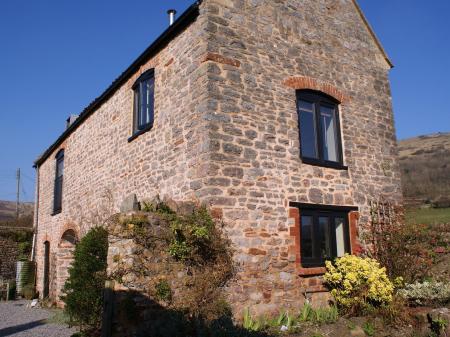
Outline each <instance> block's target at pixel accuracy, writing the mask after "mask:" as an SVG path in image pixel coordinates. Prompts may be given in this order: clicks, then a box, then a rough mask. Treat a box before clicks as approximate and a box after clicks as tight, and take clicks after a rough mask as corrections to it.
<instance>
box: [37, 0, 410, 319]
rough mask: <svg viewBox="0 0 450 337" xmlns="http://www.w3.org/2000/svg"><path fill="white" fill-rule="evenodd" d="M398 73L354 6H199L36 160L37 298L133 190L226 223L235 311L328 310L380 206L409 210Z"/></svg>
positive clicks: (220, 2)
mask: <svg viewBox="0 0 450 337" xmlns="http://www.w3.org/2000/svg"><path fill="white" fill-rule="evenodd" d="M118 43H120V41H118ZM391 67H392V64H391V62H390V61H389V59H388V57H387V55H386V53H385V52H384V50H383V48H382V46H381V45H380V42H379V41H378V40H377V38H376V36H375V34H374V32H373V31H372V29H371V28H370V26H369V24H368V22H367V21H366V19H365V18H364V15H363V13H362V12H361V10H360V8H359V7H358V5H357V3H356V2H355V1H354V0H283V1H269V0H203V1H198V2H196V3H195V4H193V5H192V6H191V7H190V8H188V9H187V11H186V12H184V13H183V14H182V15H180V16H179V17H178V18H177V19H176V20H175V22H174V23H173V24H172V25H170V26H169V27H168V28H167V29H166V30H165V31H164V32H163V33H162V35H161V36H160V37H159V38H158V39H157V40H156V41H154V42H153V43H152V44H151V45H150V46H149V47H148V48H147V49H146V50H145V51H144V52H143V53H142V54H141V55H140V56H139V57H138V58H137V59H136V60H135V61H134V62H133V63H132V64H131V65H130V66H129V67H128V68H127V69H126V70H125V71H124V72H123V73H122V74H121V75H120V76H119V77H118V78H117V79H116V80H115V81H114V82H113V83H112V84H111V85H110V86H109V87H108V88H107V89H106V90H105V92H103V93H102V94H101V95H100V96H99V97H98V98H97V99H96V100H94V101H93V102H92V103H91V104H90V105H89V106H88V107H87V108H86V109H85V110H84V111H82V112H81V114H80V115H79V117H78V118H76V119H75V118H70V119H69V120H68V127H67V129H66V130H65V131H64V133H63V134H62V135H61V136H60V137H59V138H58V139H57V140H56V141H55V142H54V143H53V144H52V145H51V146H50V147H49V148H48V149H47V150H46V151H45V152H44V153H43V155H42V156H41V157H40V158H39V159H38V160H37V161H36V163H35V165H36V169H37V171H38V174H37V176H38V180H37V187H38V195H39V198H38V206H37V207H38V212H37V213H36V219H35V222H36V226H37V235H36V244H35V247H36V248H35V249H36V254H35V259H36V262H37V271H38V275H37V289H38V291H39V293H40V294H41V296H50V297H51V298H52V299H54V300H57V299H58V297H59V296H60V294H61V289H62V286H63V284H64V281H65V279H66V277H67V268H68V266H69V265H70V262H71V258H72V257H71V256H72V251H73V248H74V246H75V244H76V242H77V240H79V238H80V237H82V236H83V234H85V233H86V231H87V230H88V229H89V228H90V226H93V225H94V224H96V223H98V221H99V219H101V218H102V217H104V216H107V215H109V214H112V213H114V212H118V211H119V209H120V205H121V204H122V202H123V200H124V199H126V198H127V197H129V196H130V195H133V194H135V195H136V196H137V198H138V200H145V199H152V198H154V197H155V196H157V195H159V196H160V197H161V198H171V199H173V200H198V201H200V202H202V203H205V204H207V205H208V206H209V207H210V208H211V210H212V211H213V214H215V215H216V216H221V217H222V218H223V221H224V223H225V224H226V232H227V235H228V236H229V238H230V239H231V240H232V242H233V245H234V248H235V257H234V258H235V261H236V262H237V264H238V266H239V267H238V274H237V277H236V280H235V281H234V282H233V283H232V284H230V285H229V300H230V302H231V303H233V304H234V305H235V306H236V308H238V309H239V308H242V307H251V308H252V310H255V311H256V312H264V311H271V310H274V309H276V308H279V307H286V306H298V305H300V304H301V303H303V301H304V299H305V297H312V299H313V301H315V300H320V299H321V298H322V299H323V298H324V295H325V294H326V292H325V289H324V287H323V286H322V284H321V282H320V275H321V274H323V272H324V259H325V258H326V257H335V256H341V255H343V254H344V253H357V252H358V251H359V250H360V249H361V246H360V245H361V244H362V243H361V242H360V241H359V239H358V237H359V235H360V232H361V230H359V229H360V228H361V227H362V225H363V224H364V223H365V222H366V221H367V220H368V216H369V202H370V200H372V199H377V198H379V197H380V196H383V198H386V199H388V200H391V201H393V202H396V203H400V202H401V190H400V176H399V170H398V165H397V157H396V156H397V155H396V138H395V129H394V121H393V113H392V106H391V93H390V84H389V78H388V75H389V70H390V69H391Z"/></svg>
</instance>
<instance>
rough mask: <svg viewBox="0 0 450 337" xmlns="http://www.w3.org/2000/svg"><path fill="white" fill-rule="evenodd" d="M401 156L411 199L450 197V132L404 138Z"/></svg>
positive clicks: (405, 190) (406, 190)
mask: <svg viewBox="0 0 450 337" xmlns="http://www.w3.org/2000/svg"><path fill="white" fill-rule="evenodd" d="M399 157H400V168H401V172H402V184H403V195H404V197H405V201H406V202H407V203H409V204H421V203H424V202H430V201H432V202H435V201H439V200H440V201H444V200H450V133H437V134H431V135H426V136H419V137H414V138H409V139H405V140H401V141H399Z"/></svg>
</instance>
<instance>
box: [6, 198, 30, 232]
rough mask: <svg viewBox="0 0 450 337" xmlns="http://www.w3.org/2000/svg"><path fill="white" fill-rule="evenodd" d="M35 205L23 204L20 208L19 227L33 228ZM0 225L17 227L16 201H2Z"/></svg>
mask: <svg viewBox="0 0 450 337" xmlns="http://www.w3.org/2000/svg"><path fill="white" fill-rule="evenodd" d="M33 205H34V204H33V203H31V202H26V203H21V204H20V207H19V214H20V221H19V224H18V225H19V226H23V227H31V226H32V220H31V219H32V217H33ZM0 225H8V226H14V225H16V203H15V202H14V201H2V200H0Z"/></svg>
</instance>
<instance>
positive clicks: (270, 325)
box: [242, 303, 339, 332]
mask: <svg viewBox="0 0 450 337" xmlns="http://www.w3.org/2000/svg"><path fill="white" fill-rule="evenodd" d="M338 318H339V313H338V310H337V307H335V306H331V307H325V308H313V307H312V306H311V304H309V303H305V304H304V305H303V307H302V308H300V310H299V312H298V314H291V313H289V312H287V311H284V312H281V313H280V314H279V315H278V316H275V317H271V318H270V317H264V316H261V317H257V318H254V317H252V315H251V314H250V310H249V309H246V310H245V311H244V317H243V324H242V325H243V327H244V328H245V329H247V330H249V331H273V332H280V331H286V332H295V331H297V330H299V329H301V325H302V324H306V323H312V324H315V325H322V324H330V323H334V322H336V321H337V319H338Z"/></svg>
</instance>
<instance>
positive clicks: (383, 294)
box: [324, 255, 394, 313]
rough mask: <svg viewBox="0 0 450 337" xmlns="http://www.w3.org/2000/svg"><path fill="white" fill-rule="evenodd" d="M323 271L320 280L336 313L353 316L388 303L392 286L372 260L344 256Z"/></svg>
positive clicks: (380, 268)
mask: <svg viewBox="0 0 450 337" xmlns="http://www.w3.org/2000/svg"><path fill="white" fill-rule="evenodd" d="M326 268H327V272H326V274H325V275H324V280H325V282H326V284H327V285H328V286H329V287H330V288H331V294H332V295H333V297H334V299H335V300H336V303H337V305H338V307H339V308H340V309H342V310H344V311H346V312H349V313H356V312H358V311H361V310H365V309H368V308H370V307H379V306H381V305H383V304H388V303H390V302H391V301H392V294H393V292H394V285H393V284H392V282H391V281H390V280H389V278H388V277H387V275H386V269H385V268H382V267H380V264H379V263H378V262H377V261H376V260H373V259H371V258H362V257H358V256H353V255H344V256H343V257H341V258H337V259H336V260H335V261H334V263H332V262H330V261H327V262H326Z"/></svg>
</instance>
